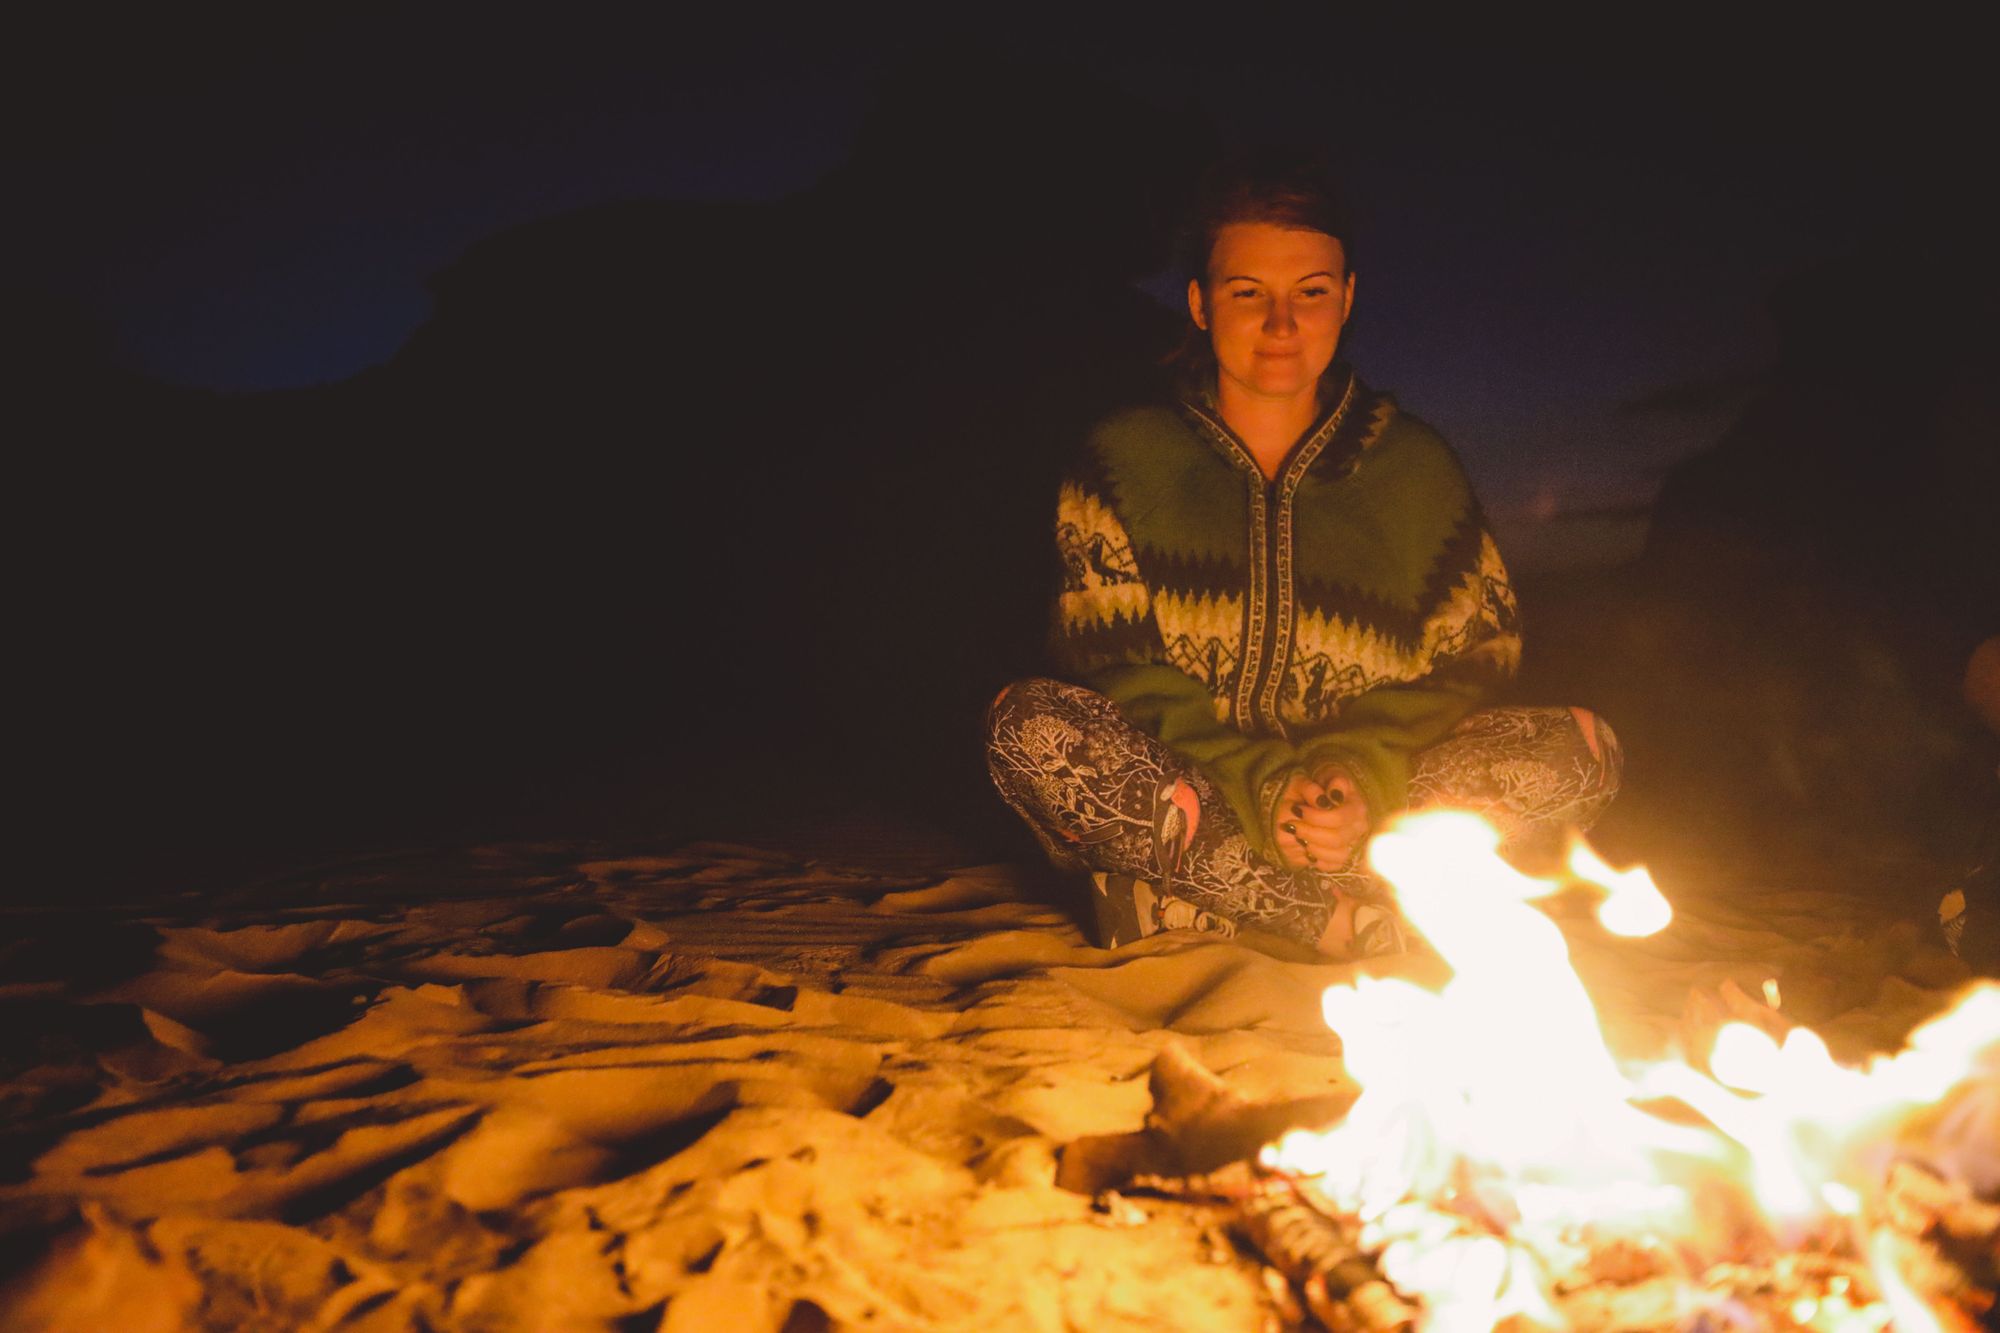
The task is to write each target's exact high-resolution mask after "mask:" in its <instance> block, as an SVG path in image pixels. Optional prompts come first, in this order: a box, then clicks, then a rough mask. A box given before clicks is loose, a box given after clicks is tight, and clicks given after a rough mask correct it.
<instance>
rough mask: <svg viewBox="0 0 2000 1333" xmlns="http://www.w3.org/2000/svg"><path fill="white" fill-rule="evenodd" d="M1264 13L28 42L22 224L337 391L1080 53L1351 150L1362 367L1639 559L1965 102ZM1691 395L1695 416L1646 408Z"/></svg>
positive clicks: (1785, 63)
mask: <svg viewBox="0 0 2000 1333" xmlns="http://www.w3.org/2000/svg"><path fill="white" fill-rule="evenodd" d="M1385 8H1386V7H1385ZM1256 14H1257V17H1255V18H1245V17H1242V16H1238V17H1235V18H1229V19H1224V18H1221V17H1219V16H1215V17H1209V18H1206V19H1201V20H1193V19H1183V20H1179V21H1170V20H1168V19H1167V18H1165V17H1162V16H1160V15H1159V14H1156V15H1155V19H1154V21H1153V22H1151V23H1149V24H1146V25H1143V26H1133V25H1126V24H1120V23H1114V22H1111V21H1108V20H1099V21H1096V22H1095V23H1094V24H1089V23H1087V24H1085V25H1084V26H1081V27H1079V26H1078V24H1077V23H1076V22H1075V20H1074V19H1073V18H1066V17H1064V16H1063V15H1061V14H1060V13H1059V12H1056V11H1042V12H1037V11H1035V10H1033V9H1020V10H1008V11H1005V12H999V13H996V14H995V15H994V16H993V18H992V19H991V21H990V22H989V23H988V24H987V25H986V26H985V27H984V28H983V30H982V29H975V28H960V29H959V30H957V31H952V32H944V31H940V30H936V29H926V28H911V27H901V26H897V25H895V24H891V23H889V22H887V21H886V20H871V19H867V18H862V19H854V18H852V17H850V16H847V15H843V16H842V17H841V19H840V20H839V21H833V20H829V19H826V18H824V17H822V18H820V19H817V20H811V21H807V20H801V19H799V18H797V17H796V16H788V15H782V14H774V13H769V12H766V13H763V14H758V15H753V16H751V17H749V18H746V19H743V20H740V21H735V22H716V21H709V22H705V23H703V24H702V25H700V26H688V25H679V26H676V25H675V24H671V23H663V22H662V21H660V20H657V19H655V20H649V21H638V20H632V19H626V20H618V19H602V20H596V21H587V20H582V19H577V18H572V17H568V16H565V17H562V18H552V17H547V16H544V17H541V18H538V19H535V20H524V19H521V18H518V17H513V16H509V17H505V18H499V17H493V16H487V15H479V16H475V15H474V12H473V11H470V10H450V9H439V8H426V9H425V10H424V11H423V14H422V15H420V16H412V15H408V14H405V15H402V16H399V17H398V18H397V19H395V20H394V21H393V22H390V21H378V22H373V23H371V22H365V21H362V20H359V19H357V18H354V17H351V16H348V15H346V14H345V13H344V12H343V13H342V14H340V15H338V16H331V17H328V18H326V19H325V20H323V21H322V22H319V23H314V22H310V21H306V20H302V19H299V18H296V17H293V18H288V19H284V20H280V21H279V22H278V24H277V25H276V26H273V25H271V23H270V22H269V21H265V22H264V23H261V24H260V23H245V24H235V23H232V24H228V25H224V24H221V23H219V22H217V21H215V20H212V19H180V18H177V19H175V20H173V21H171V22H170V21H167V20H163V19H161V18H158V17H154V18H150V19H143V20H141V19H128V20H125V21H123V22H122V23H121V24H119V25H118V26H117V27H115V28H110V29H104V28H93V29H91V30H88V31H85V30H82V29H72V30H70V31H61V30H59V29H58V30H45V31H43V32H41V33H39V34H37V35H35V36H34V37H33V38H32V39H31V40H30V41H28V42H26V43H24V44H22V45H21V46H20V47H19V48H18V49H19V51H20V52H21V61H22V63H23V64H24V65H25V66H26V77H25V78H24V79H22V80H20V81H19V82H18V83H17V84H16V86H15V87H14V89H13V92H12V96H13V97H14V98H15V99H16V105H15V108H14V112H13V114H12V115H10V123H11V125H12V126H13V128H14V131H15V132H16V134H17V135H19V136H20V137H21V139H22V141H23V143H22V147H23V148H24V149H25V152H24V153H22V154H21V155H20V156H19V162H20V165H18V166H17V167H16V169H15V174H16V180H17V182H18V183H19V185H20V188H19V189H18V190H17V191H15V192H14V193H15V198H16V200H17V204H16V216H15V218H14V224H15V227H16V228H17V237H18V238H17V239H16V241H15V242H14V244H13V246H12V247H11V248H12V250H13V257H14V259H15V261H16V264H17V266H19V267H20V268H21V269H22V270H24V272H23V274H22V276H23V277H24V278H25V279H26V281H27V282H28V283H29V284H31V285H33V286H35V287H38V288H41V289H42V290H44V291H46V292H50V293H53V294H55V295H57V296H59V297H62V298H65V299H68V300H71V301H74V302H76V303H79V304H81V305H82V306H84V307H85V308H86V309H87V310H88V311H89V312H91V314H92V315H93V316H94V317H95V319H96V320H97V321H98V322H99V323H100V325H101V326H102V327H104V328H105V329H106V330H107V331H108V333H109V335H110V338H111V340H112V344H113V346H114V348H115V355H116V356H117V357H118V358H120V359H121V360H122V361H123V362H124V363H126V364H128V365H130V366H133V367H135V368H138V369H141V370H143V371H145V372H147V373H148V374H151V375H154V376H157V377H159V378H161V379H163V380H166V381H169V382H172V383H175V384H181V385H190V386H200V387H205V388H215V389H227V390H263V389H274V388H283V387H292V386H299V385H309V384H316V383H325V382H329V381H334V380H339V379H342V378H344V377H346V376H349V375H351V374H353V373H354V372H356V371H358V370H361V369H363V368H364V367H367V366H370V365H373V364H377V363H380V362H382V361H385V360H386V359H388V358H389V357H391V356H392V355H393V354H394V353H395V352H396V350H397V348H398V347H399V346H400V345H401V344H402V342H403V341H404V340H405V339H406V338H407V337H408V336H409V334H410V333H411V332H412V331H413V330H414V329H415V328H416V327H417V326H418V325H419V324H420V323H421V322H422V321H423V320H424V319H425V317H426V315H427V313H428V311H429V299H428V297H427V294H426V291H425V286H424V284H425V281H426V279H427V278H428V277H429V276H430V275H432V274H433V273H435V272H437V271H438V270H439V269H441V268H442V267H444V266H445V265H447V264H448V263H450V262H451V261H452V260H453V259H454V258H455V257H456V256H457V255H459V254H460V253H461V252H462V251H463V250H464V249H465V247H466V246H467V245H468V244H470V243H472V242H474V241H476V240H478V239H479V238H481V237H482V236H485V235H488V234H491V233H493V232H495V231H497V230H500V229H503V228H506V227H508V226H511V225H515V224H519V223H522V222H527V221H531V220H534V219H538V218H542V217H547V216H551V215H556V214H560V213H563V212H565V211H567V210H572V209H576V208H579V207H584V206H588V205H592V204H598V203H602V202H606V201H611V200H619V199H629V198H643V197H669V198H775V197H778V196H782V195H784V194H787V193H790V192H793V191H796V190H799V189H802V188H805V187H807V186H809V185H811V184H812V183H813V182H814V181H815V180H817V179H819V178H820V177H821V176H823V175H824V174H826V173H827V172H828V171H830V170H831V169H833V168H835V167H836V166H837V165H838V164H839V163H840V162H841V160H842V159H843V156H844V154H845V153H846V152H847V150H848V148H849V146H850V143H851V140H852V137H853V135H854V133H855V131H856V128H857V126H859V125H860V123H861V122H862V119H863V117H864V114H865V112H866V109H867V107H868V102H869V97H870V93H871V89H872V88H873V87H874V86H875V83H876V81H877V79H878V78H879V76H880V75H881V74H882V72H883V71H884V70H887V69H891V68H894V67H896V66H898V65H899V64H900V63H902V62H909V61H919V62H935V61H943V62H949V61H950V60H951V59H952V58H953V57H954V54H955V53H958V52H965V51H971V50H980V51H986V52H991V51H994V50H1005V51H1009V52H1013V53H1018V54H1020V55H1023V56H1026V57H1032V58H1039V57H1046V58H1048V59H1051V60H1056V61H1066V62H1068V63H1070V64H1071V65H1072V66H1075V67H1079V68H1081V69H1082V70H1084V71H1085V72H1086V73H1087V74H1089V75H1090V76H1092V77H1094V78H1097V79H1101V80H1102V81H1104V82H1105V83H1107V84H1110V85H1113V86H1116V87H1118V88H1121V89H1123V90H1126V91H1128V92H1129V93H1131V94H1133V95H1136V96H1139V97H1142V98H1145V99H1148V100H1150V101H1152V102H1155V103H1157V104H1158V105H1160V106H1161V107H1162V108H1163V109H1165V108H1175V107H1179V106H1181V105H1183V104H1185V103H1189V102H1191V103H1193V105H1194V106H1195V107H1196V108H1198V110H1199V113H1200V114H1201V115H1202V116H1204V117H1205V118H1207V119H1208V120H1209V121H1210V122H1211V123H1212V124H1213V125H1214V126H1215V127H1216V128H1217V129H1218V130H1219V131H1220V132H1221V133H1222V134H1224V135H1225V136H1247V137H1253V138H1254V137H1257V136H1259V135H1262V134H1265V133H1268V132H1271V131H1274V130H1275V131H1280V132H1291V133H1305V134H1308V135H1311V136H1314V137H1321V138H1324V139H1325V141H1326V142H1328V143H1329V144H1330V145H1331V146H1332V148H1333V150H1334V152H1335V154H1336V157H1337V159H1338V160H1339V161H1340V162H1341V163H1342V164H1343V165H1344V168H1345V170H1346V173H1347V176H1348V177H1349V179H1350V180H1351V182H1352V189H1353V194H1354V197H1355V200H1356V202H1357V206H1358V210H1359V213H1360V217H1361V221H1362V228H1363V230H1362V238H1361V247H1362V249H1361V254H1360V256H1359V261H1360V262H1359V264H1358V272H1359V280H1360V290H1359V313H1358V315H1357V322H1356V324H1355V325H1354V326H1353V329H1352V335H1353V338H1352V343H1351V350H1352V354H1353V357H1354V359H1355V361H1356V363H1357V365H1358V366H1359V367H1360V368H1361V370H1362V371H1363V373H1364V374H1365V375H1366V376H1367V377H1368V378H1370V379H1371V380H1372V381H1373V382H1375V383H1378V384H1381V385H1384V386H1386V387H1389V388H1392V389H1394V390H1395V391H1397V393H1398V394H1399V396H1400V397H1401V399H1402V400H1403V402H1404V404H1405V406H1406V407H1408V408H1410V409H1411V410H1414V411H1416V412H1417V413H1418V414H1420V415H1422V416H1425V417H1427V418H1429V419H1430V420H1432V421H1433V422H1434V423H1435V424H1437V425H1439V426H1440V427H1441V428H1442V429H1443V430H1444V432H1445V434H1446V435H1447V437H1448V438H1450V439H1451V440H1452V441H1453V442H1454V444H1455V445H1456V446H1457V447H1458V448H1459V450H1460V451H1461V453H1462V454H1463V455H1464V457H1465V458H1466V460H1467V463H1468V466H1469V467H1470V469H1471V471H1472V472H1473V474H1474V478H1475V480H1476V482H1477V483H1478V484H1479V486H1480V488H1481V490H1482V494H1483V496H1484V498H1485V500H1486V502H1487V504H1488V507H1489V509H1491V510H1492V511H1493V512H1494V513H1495V515H1496V516H1497V519H1498V521H1499V523H1500V525H1501V527H1502V531H1503V534H1504V535H1505V536H1506V537H1507V538H1508V539H1509V546H1510V552H1511V554H1512V556H1513V558H1514V560H1515V562H1516V564H1517V565H1520V566H1523V567H1534V566H1545V565H1550V564H1563V563H1576V562H1587V561H1591V560H1601V559H1604V558H1606V557H1607V556H1615V555H1618V554H1621V553H1624V552H1626V551H1628V550H1629V549H1630V548H1631V545H1632V544H1633V542H1635V541H1636V539H1637V536H1638V534H1639V532H1640V528H1639V526H1638V522H1637V520H1636V519H1635V517H1634V516H1633V511H1634V510H1635V508H1636V507H1638V506H1643V504H1644V503H1645V502H1646V501H1647V500H1648V499H1649V498H1650V496H1651V494H1652V491H1653V489H1654V487H1655V485H1656V484H1657V478H1658V473H1659V469H1660V468H1661V466H1662V465H1663V464H1665V463H1667V462H1670V461H1672V460H1674V459H1677V458H1679V457H1682V456H1685V455H1686V454H1687V453H1689V452H1691V451H1692V450H1694V449H1696V448H1698V447H1700V446H1701V445H1703V444H1706V443H1708V442H1710V441H1712V440H1713V439H1714V437H1715V435H1716V434H1717V432H1718V431H1719V430H1720V428H1721V427H1722V425H1723V424H1724V423H1725V422H1726V421H1727V419H1728V416H1729V413H1730V412H1731V411H1733V410H1734V408H1735V407H1736V406H1737V405H1738V402H1739V399H1738V397H1737V396H1735V395H1734V394H1733V393H1732V392H1731V391H1732V389H1733V388H1734V387H1736V386H1739V385H1740V384H1741V383H1742V382H1744V381H1745V380H1746V379H1747V378H1748V377H1750V376H1752V375H1754V374H1755V373H1756V372H1757V371H1758V370H1759V369H1761V368H1762V366H1763V365H1764V364H1765V363H1766V362H1767V361H1768V359H1769V356H1770V354H1771V335H1770V329H1769V325H1768V320H1767V318H1766V316H1765V313H1764V302H1765V300H1766V298H1767V296H1768V293H1769V291H1770V289H1771V287H1772V285H1773V284H1774V282H1776V281H1777V280H1778V279H1779V278H1780V277H1782V276H1783V275H1785V274H1787V273H1789V272H1793V271H1796V270H1798V269H1800V268H1802V267H1804V266H1806V265H1809V264H1811V263H1813V262H1815V261H1818V260H1822V259H1824V258H1826V257H1828V256H1832V255H1836V254H1839V253H1840V252H1842V251H1843V250H1846V249H1849V248H1852V247H1853V246H1855V245H1856V244H1857V242H1858V241H1859V240H1860V239H1861V238H1863V237H1864V236H1865V235H1866V234H1867V233H1868V231H1869V229H1870V228H1871V227H1873V226H1875V225H1878V224H1880V223H1881V222H1883V221H1884V220H1885V219H1889V218H1893V217H1894V216H1895V215H1896V213H1897V211H1898V210H1899V209H1906V208H1910V207H1913V206H1918V205H1919V204H1920V203H1922V202H1923V201H1928V200H1930V199H1931V198H1933V197H1934V196H1935V192H1936V189H1937V187H1938V182H1939V180H1940V179H1945V180H1949V179H1950V177H1951V176H1952V175H1953V169H1954V166H1955V165H1956V166H1957V167H1958V169H1960V170H1962V169H1963V168H1964V164H1965V163H1966V162H1969V161H1971V160H1974V159H1973V158H1972V157H1971V156H1970V153H1971V141H1972V140H1973V139H1974V138H1975V136H1976V135H1977V134H1978V133H1979V132H1980V131H1979V129H1978V127H1979V126H1980V124H1981V123H1982V117H1981V115H1980V114H1979V112H1978V103H1977V102H1976V97H1977V94H1976V92H1975V89H1976V87H1977V86H1978V84H1979V83H1980V82H1982V81H1980V80H1974V79H1970V78H1965V79H1961V78H1958V77H1956V76H1955V75H1954V67H1955V65H1957V64H1959V63H1962V62H1963V61H1964V60H1966V59H1969V54H1970V53H1969V50H1968V43H1966V42H1965V41H1964V34H1962V33H1958V32H1954V31H1952V30H1951V29H1950V28H1949V27H1944V26H1940V27H1936V28H1931V29H1924V30H1909V29H1904V30H1900V31H1892V30H1888V29H1886V28H1884V27H1881V26H1879V24H1880V20H1877V21H1875V22H1872V23H1871V24H1869V25H1868V26H1866V27H1860V26H1855V27H1844V28H1843V27H1839V26H1832V27H1829V26H1824V25H1823V24H1821V23H1815V24H1812V25H1808V24H1805V23H1804V22H1800V23H1798V24H1796V25H1793V24H1788V23H1786V22H1783V21H1780V20H1775V19H1760V20H1757V21H1755V23H1754V24H1752V25H1749V26H1746V21H1745V20H1743V19H1741V18H1740V17H1738V18H1734V19H1732V20H1730V22H1729V24H1728V25H1727V26H1722V27H1718V26H1715V25H1713V24H1710V23H1704V22H1697V21H1696V20H1695V18H1694V16H1693V14H1692V12H1691V11H1685V10H1674V11H1672V12H1661V13H1657V14H1654V15H1652V16H1651V17H1650V18H1647V17H1643V16H1642V17H1640V18H1638V19H1636V20H1635V19H1633V18H1631V17H1628V16H1626V15H1624V14H1623V13H1621V15H1620V17H1619V18H1618V19H1617V20H1616V21H1615V22H1614V21H1611V20H1603V21H1602V22H1601V26H1597V27H1588V26H1586V27H1577V26H1573V25H1564V26H1562V27H1561V29H1560V30H1557V29H1555V28H1554V27H1550V28H1549V29H1547V30H1543V31H1526V30H1523V29H1522V28H1521V27H1519V26H1516V25H1513V24H1507V25H1500V24H1497V23H1494V22H1493V21H1491V20H1486V21H1483V23H1475V24H1473V25H1471V26H1467V25H1466V24H1465V23H1463V22H1462V21H1459V20H1457V19H1453V20H1452V21H1449V22H1447V21H1445V20H1443V19H1442V18H1439V19H1436V20H1431V19H1421V20H1417V19H1398V18H1392V17H1385V16H1383V15H1380V14H1373V13H1369V12H1366V11H1359V10H1355V9H1352V8H1344V7H1329V6H1317V5H1313V6H1292V7H1283V6H1280V7H1266V8H1261V9H1258V10H1257V11H1256ZM57 22H60V20H57ZM1020 95H1021V97H1022V98H1023V99H1032V98H1033V97H1034V95H1035V90H1034V88H1033V87H1032V86H1029V87H1023V88H1022V89H1021V91H1020ZM1913 201H1915V202H1913ZM917 277H918V280H922V281H931V282H936V283H937V284H939V286H940V288H941V289H942V290H948V288H949V283H950V276H949V275H948V274H935V275H917ZM1169 285H1170V284H1165V283H1163V284H1160V286H1161V289H1162V290H1165V289H1166V288H1167V287H1168V286H1169ZM1857 336H1864V335H1863V334H1862V333H1861V332H1860V331H1857ZM1688 386H1692V387H1695V388H1698V389H1701V390H1702V392H1699V393H1697V394H1694V395H1692V396H1691V398H1690V399H1689V401H1690V402H1692V404H1693V405H1692V407H1684V408H1683V409H1682V410H1676V411H1667V412H1662V411H1644V410H1640V411H1634V410H1630V408H1631V405H1632V404H1633V403H1634V402H1635V401H1643V400H1644V399H1646V398H1647V396H1648V395H1650V394H1652V393H1654V392H1656V391H1658V390H1661V389H1669V388H1678V387H1688ZM1557 516H1560V521H1559V522H1556V523H1555V524H1554V526H1547V525H1546V521H1547V520H1550V519H1551V518H1554V517H1557Z"/></svg>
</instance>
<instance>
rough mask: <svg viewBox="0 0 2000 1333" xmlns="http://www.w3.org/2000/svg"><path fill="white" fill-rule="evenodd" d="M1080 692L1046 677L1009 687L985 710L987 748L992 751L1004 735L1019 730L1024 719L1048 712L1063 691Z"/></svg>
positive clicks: (1033, 678)
mask: <svg viewBox="0 0 2000 1333" xmlns="http://www.w3.org/2000/svg"><path fill="white" fill-rule="evenodd" d="M1077 688H1078V687H1077V686H1074V685H1067V684H1065V683H1063V682H1062V681H1059V680H1052V679H1050V678H1049V677H1047V676H1029V677H1027V678H1026V679H1024V680H1017V681H1014V682H1012V683H1010V684H1009V685H1007V686H1006V687H1005V688H1004V689H1002V690H1001V691H1000V693H998V694H996V695H995V696H993V702H992V703H990V704H988V705H987V706H986V745H987V748H988V749H991V748H992V747H993V746H994V744H995V743H997V741H998V740H999V738H1000V736H1001V735H1002V734H1003V733H1004V732H1006V731H1008V730H1011V729H1013V728H1016V727H1018V726H1020V724H1021V722H1022V720H1023V719H1025V718H1029V717H1033V716H1035V715H1036V714H1039V713H1046V712H1048V711H1049V710H1050V709H1051V707H1053V706H1056V705H1057V701H1058V700H1059V699H1060V698H1061V696H1062V694H1063V692H1064V691H1069V690H1075V689H1077Z"/></svg>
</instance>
